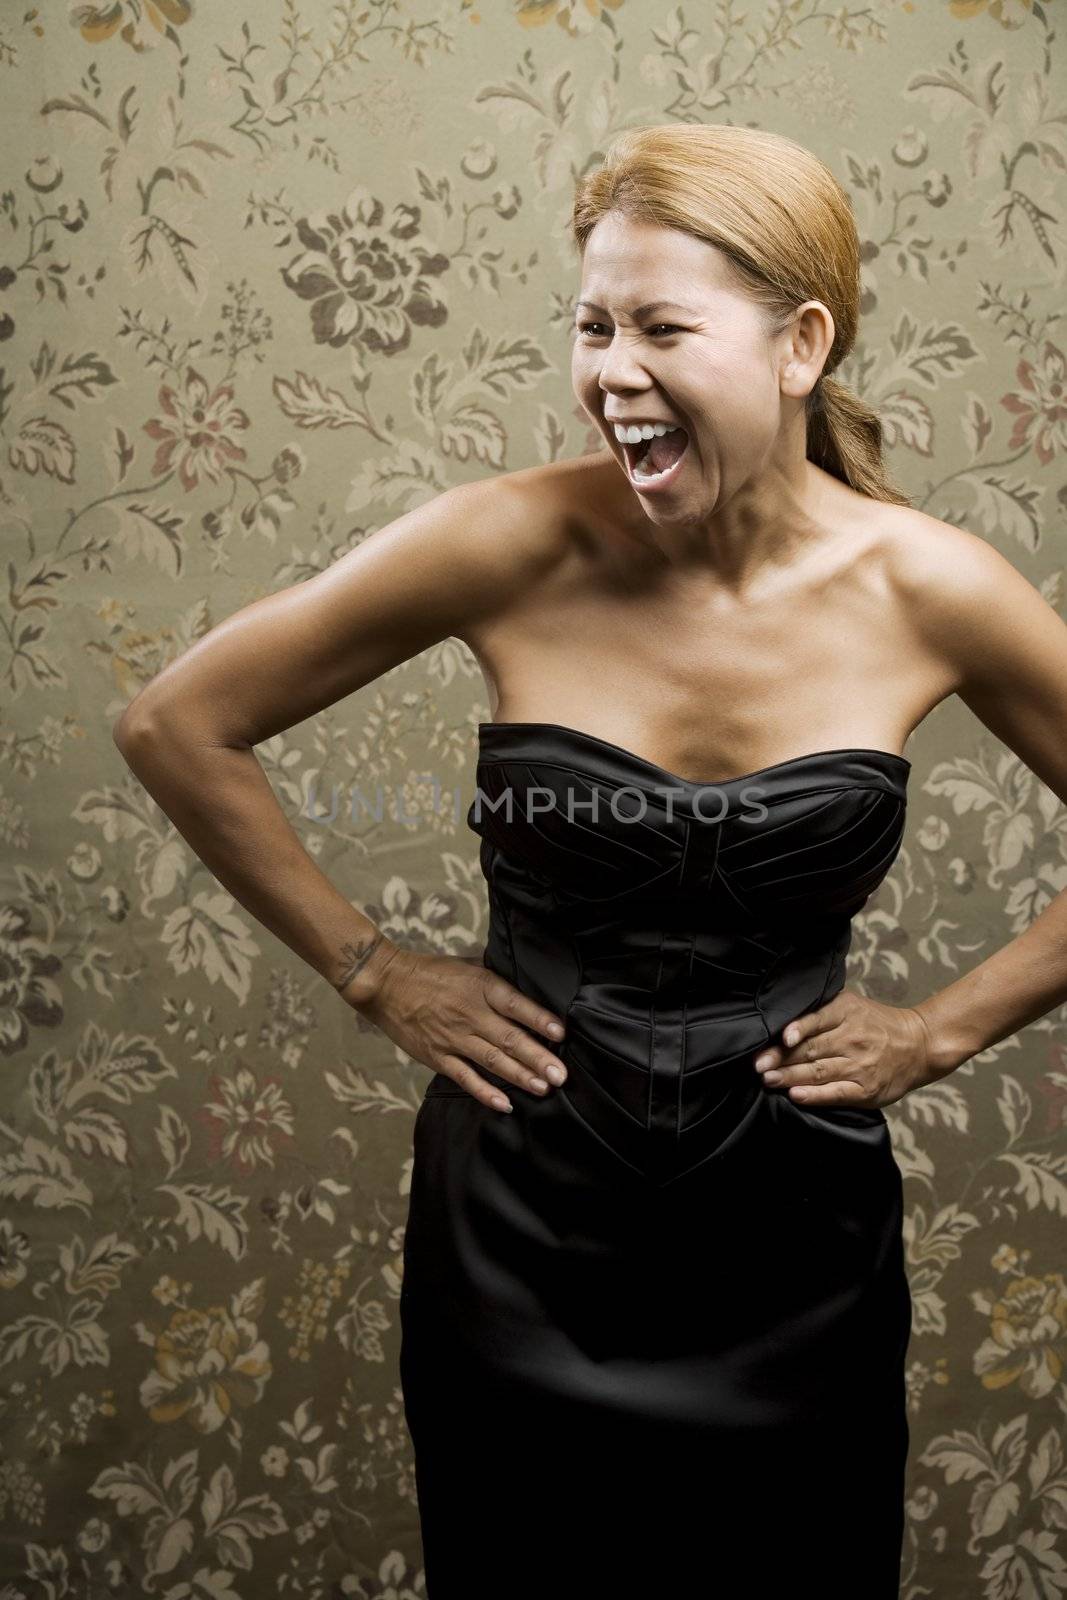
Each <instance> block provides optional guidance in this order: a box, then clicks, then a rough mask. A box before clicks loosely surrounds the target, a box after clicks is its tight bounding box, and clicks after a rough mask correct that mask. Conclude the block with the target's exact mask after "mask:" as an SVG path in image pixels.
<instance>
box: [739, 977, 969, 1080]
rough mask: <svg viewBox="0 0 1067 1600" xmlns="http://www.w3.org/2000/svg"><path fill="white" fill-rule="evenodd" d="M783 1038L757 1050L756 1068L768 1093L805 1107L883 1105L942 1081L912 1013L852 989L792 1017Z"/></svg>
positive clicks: (924, 1027)
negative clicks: (782, 1091) (783, 1094)
mask: <svg viewBox="0 0 1067 1600" xmlns="http://www.w3.org/2000/svg"><path fill="white" fill-rule="evenodd" d="M782 1039H783V1045H784V1047H783V1045H770V1046H768V1047H767V1048H766V1049H764V1050H761V1051H760V1053H759V1055H758V1056H757V1057H756V1062H755V1065H756V1070H757V1071H758V1072H760V1073H761V1074H762V1077H763V1081H764V1083H765V1084H766V1085H767V1086H768V1088H771V1089H787V1090H788V1091H789V1098H790V1099H791V1100H797V1101H799V1102H801V1103H802V1104H804V1105H823V1106H826V1105H830V1106H834V1105H836V1106H868V1107H875V1106H887V1105H891V1104H892V1102H893V1101H894V1100H899V1099H901V1097H902V1096H903V1095H906V1094H907V1093H908V1091H909V1090H910V1089H917V1088H919V1087H921V1086H922V1085H923V1084H927V1083H933V1082H934V1081H935V1079H937V1078H939V1077H941V1076H943V1073H941V1072H939V1071H938V1070H937V1069H936V1068H935V1067H934V1066H933V1064H932V1050H931V1040H930V1034H929V1030H928V1027H927V1024H926V1022H925V1021H924V1019H923V1018H922V1017H921V1016H920V1015H919V1013H918V1012H917V1011H914V1010H912V1009H911V1007H910V1006H885V1005H882V1004H881V1003H880V1002H879V1001H877V1000H868V999H867V998H866V997H865V996H864V995H861V994H857V993H856V992H855V991H854V990H851V989H842V990H841V991H840V993H838V994H836V995H835V996H834V998H833V999H832V1000H831V1001H830V1002H829V1003H828V1004H827V1005H825V1006H822V1007H820V1009H819V1010H818V1011H808V1012H805V1013H804V1014H803V1015H802V1016H799V1017H795V1018H794V1020H793V1021H792V1022H790V1023H788V1024H787V1025H786V1027H785V1028H784V1029H783V1030H782Z"/></svg>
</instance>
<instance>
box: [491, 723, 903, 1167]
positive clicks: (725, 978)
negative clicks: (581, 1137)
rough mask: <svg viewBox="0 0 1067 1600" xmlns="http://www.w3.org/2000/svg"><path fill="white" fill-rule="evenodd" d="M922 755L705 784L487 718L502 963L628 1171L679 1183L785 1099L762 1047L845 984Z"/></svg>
mask: <svg viewBox="0 0 1067 1600" xmlns="http://www.w3.org/2000/svg"><path fill="white" fill-rule="evenodd" d="M910 765H911V764H910V762H909V761H908V760H907V758H906V757H904V756H901V755H897V754H895V753H893V752H890V751H886V750H874V749H840V750H822V751H815V752H812V753H809V754H806V755H801V756H797V757H794V758H793V759H791V760H787V761H782V762H778V763H776V764H774V765H772V766H769V767H764V768H761V769H759V770H758V771H756V772H752V773H747V774H745V775H743V776H742V777H738V778H734V779H731V780H728V781H726V782H716V783H705V784H700V783H695V782H692V781H688V780H685V779H682V778H680V777H678V776H677V775H676V774H674V773H671V772H669V771H667V770H666V769H665V768H663V767H660V766H657V765H656V764H655V763H654V762H651V761H648V760H646V759H645V758H644V757H641V756H638V755H635V754H633V753H632V752H630V751H627V750H625V749H623V748H622V747H621V746H618V745H614V744H611V743H609V742H608V741H605V740H602V739H599V738H597V737H595V736H593V735H591V734H586V733H581V732H579V731H578V730H575V729H571V728H566V727H563V726H561V725H558V724H554V723H541V722H517V723H497V722H483V723H481V724H480V725H479V760H478V788H477V793H476V795H475V799H474V801H473V802H472V804H471V806H470V809H469V811H468V813H467V824H468V826H469V827H470V828H471V829H472V830H473V831H474V832H475V833H476V834H478V835H479V837H480V838H481V841H482V842H481V866H482V871H483V873H484V875H485V879H486V883H487V887H488V892H489V903H490V927H489V936H488V940H487V944H486V949H485V955H484V961H485V964H486V966H488V967H489V968H491V969H492V970H493V971H496V972H499V973H500V974H501V975H502V976H504V977H505V978H507V979H508V981H509V982H511V983H513V984H514V985H515V986H516V988H519V989H521V990H522V991H523V992H524V993H526V994H528V995H530V996H531V997H532V998H534V999H536V1000H539V1001H541V1002H542V1003H543V1004H545V1005H547V1006H548V1007H550V1008H551V1009H552V1010H553V1011H555V1012H556V1013H558V1014H559V1015H560V1016H562V1017H565V1019H566V1024H567V1032H566V1038H565V1039H564V1041H563V1042H562V1044H560V1045H558V1046H550V1048H553V1049H555V1050H556V1051H557V1053H558V1054H559V1055H560V1057H561V1059H562V1060H563V1061H564V1062H565V1063H566V1065H567V1069H568V1076H567V1082H566V1083H565V1084H564V1086H563V1087H562V1088H560V1089H554V1090H552V1091H551V1093H552V1094H553V1095H559V1096H562V1097H563V1098H564V1099H565V1100H566V1102H567V1104H568V1105H569V1107H570V1109H571V1111H572V1112H573V1113H574V1114H575V1115H576V1116H577V1117H579V1118H580V1119H581V1120H582V1121H583V1122H584V1123H585V1125H586V1126H587V1128H588V1129H589V1130H590V1131H591V1132H592V1133H594V1134H595V1135H596V1136H597V1137H598V1138H599V1139H600V1140H601V1141H602V1142H603V1143H604V1144H605V1145H606V1146H608V1147H609V1148H610V1149H611V1150H612V1151H613V1152H614V1154H615V1155H616V1156H617V1157H618V1158H619V1159H620V1160H622V1161H624V1162H626V1163H627V1164H628V1165H629V1166H630V1167H631V1168H633V1169H635V1170H636V1171H637V1172H639V1173H641V1174H642V1175H644V1176H646V1177H652V1178H655V1179H657V1180H658V1181H660V1182H669V1181H670V1180H671V1179H672V1178H674V1177H678V1176H681V1175H682V1174H683V1173H684V1172H687V1171H689V1170H691V1169H692V1168H693V1167H694V1166H695V1165H697V1164H699V1163H700V1162H701V1161H703V1160H705V1159H707V1158H708V1156H710V1155H712V1154H714V1153H715V1151H717V1150H719V1149H721V1148H722V1147H723V1146H724V1145H725V1144H727V1143H728V1142H729V1141H730V1140H731V1139H732V1138H733V1137H734V1136H736V1135H737V1134H738V1133H739V1131H740V1130H741V1129H742V1128H743V1126H744V1125H745V1123H746V1120H747V1119H748V1118H749V1117H750V1116H752V1115H753V1114H754V1113H755V1110H756V1108H757V1107H758V1105H759V1102H760V1099H761V1097H764V1098H765V1097H766V1096H767V1095H768V1093H770V1091H769V1090H767V1088H766V1087H765V1086H764V1085H762V1084H761V1082H760V1079H759V1076H758V1074H757V1073H756V1072H755V1071H754V1069H753V1065H752V1062H753V1059H754V1056H755V1055H756V1054H757V1053H758V1051H759V1050H760V1048H761V1047H762V1046H763V1045H765V1044H766V1043H768V1042H776V1041H777V1040H778V1039H779V1038H780V1033H781V1029H782V1028H783V1027H784V1026H785V1024H786V1023H787V1022H789V1021H790V1020H791V1019H792V1018H794V1017H796V1016H799V1015H801V1014H802V1013H804V1012H806V1011H811V1010H814V1009H816V1008H817V1007H818V1006H820V1005H821V1004H823V1003H825V1002H826V1001H827V1000H829V999H830V998H832V996H833V995H835V994H836V993H837V992H838V991H839V989H841V988H842V987H843V986H844V982H845V957H846V955H847V952H848V948H849V944H850V940H851V919H852V917H853V916H854V915H855V914H856V912H857V911H859V910H860V908H861V907H862V906H863V905H864V904H865V902H866V901H867V899H868V898H869V896H870V895H871V894H872V893H873V891H874V890H875V889H876V888H877V886H878V885H879V883H881V881H882V879H883V878H884V877H885V875H886V873H887V872H888V871H889V868H890V867H891V865H892V863H893V861H894V859H895V857H896V855H897V852H898V850H899V848H900V843H901V839H902V836H903V830H904V823H905V811H906V805H907V783H908V775H909V772H910ZM542 1042H544V1041H542ZM513 1098H514V1097H513ZM789 1104H790V1105H793V1104H795V1103H794V1102H789ZM808 1114H810V1113H808ZM823 1114H824V1115H827V1114H832V1115H833V1116H836V1117H837V1118H838V1119H839V1120H843V1122H844V1123H846V1124H847V1123H848V1122H849V1121H850V1119H852V1120H854V1121H855V1122H856V1125H862V1124H864V1122H865V1121H866V1122H869V1121H870V1120H871V1119H876V1120H878V1121H881V1120H883V1119H882V1116H881V1113H880V1112H877V1111H863V1110H861V1109H859V1108H834V1110H833V1112H832V1113H830V1111H829V1108H827V1109H826V1111H825V1112H824V1113H823Z"/></svg>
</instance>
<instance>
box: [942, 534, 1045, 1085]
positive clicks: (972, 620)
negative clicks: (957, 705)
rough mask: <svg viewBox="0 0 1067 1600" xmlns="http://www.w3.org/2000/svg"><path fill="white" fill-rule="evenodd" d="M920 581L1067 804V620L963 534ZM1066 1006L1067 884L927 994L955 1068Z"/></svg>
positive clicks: (989, 702)
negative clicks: (999, 944)
mask: <svg viewBox="0 0 1067 1600" xmlns="http://www.w3.org/2000/svg"><path fill="white" fill-rule="evenodd" d="M949 534H950V536H949V537H948V538H947V539H944V540H939V541H938V547H939V549H940V551H941V552H943V557H942V559H941V560H940V561H937V562H935V563H933V564H932V565H931V569H930V572H929V575H928V576H927V577H926V578H925V580H924V581H923V582H922V583H921V584H916V586H915V587H916V592H915V595H914V601H915V605H916V608H917V609H916V613H915V614H916V617H917V618H918V620H919V623H920V625H921V627H922V629H923V632H924V634H925V636H926V639H927V643H928V645H929V646H930V647H931V648H936V649H937V650H938V651H939V652H940V654H941V656H942V658H943V659H944V660H945V661H946V662H947V663H948V664H949V666H950V668H951V669H952V670H953V671H954V672H955V675H956V680H957V684H956V693H957V694H958V695H959V697H960V699H961V700H963V701H964V702H965V703H966V704H967V705H969V706H970V708H971V710H972V711H973V712H974V713H975V715H976V716H978V717H980V718H981V720H982V721H983V722H984V723H985V725H986V727H987V728H989V729H990V731H991V732H992V733H994V734H995V735H996V737H997V738H998V739H999V740H1001V741H1002V743H1004V744H1006V745H1007V746H1008V747H1009V748H1010V749H1011V750H1013V751H1014V752H1015V754H1016V755H1017V756H1019V757H1020V758H1021V760H1022V761H1024V762H1025V764H1026V765H1027V766H1028V767H1029V768H1030V770H1031V771H1032V772H1033V773H1034V774H1035V775H1036V776H1037V777H1038V778H1039V779H1040V780H1041V782H1042V783H1044V784H1046V785H1047V786H1048V788H1049V789H1051V790H1052V791H1053V793H1054V794H1055V795H1057V796H1058V798H1059V799H1060V800H1061V801H1062V802H1063V803H1064V804H1067V624H1065V623H1064V622H1063V620H1062V618H1061V617H1060V616H1059V615H1058V614H1057V613H1056V612H1055V611H1054V610H1053V609H1052V607H1051V606H1050V605H1049V604H1048V602H1047V601H1046V600H1045V599H1044V597H1043V596H1042V595H1041V594H1039V593H1038V591H1037V590H1036V589H1035V588H1034V587H1033V585H1032V584H1030V583H1029V582H1028V581H1027V579H1026V578H1024V577H1023V575H1022V574H1021V573H1020V572H1019V571H1018V570H1017V569H1016V568H1015V567H1014V566H1012V564H1011V563H1010V562H1009V561H1007V560H1006V559H1005V558H1004V557H1003V556H1001V555H1000V554H998V552H997V551H996V550H994V549H993V548H992V546H991V545H988V544H986V543H985V542H984V540H981V539H977V538H976V537H975V536H974V535H972V534H967V533H963V532H961V531H960V530H958V529H953V530H949ZM1065 1002H1067V890H1061V891H1060V893H1059V894H1057V895H1056V896H1055V898H1054V899H1053V900H1051V901H1050V903H1049V904H1048V905H1047V906H1046V907H1045V909H1044V910H1043V911H1042V912H1041V913H1040V914H1039V915H1038V916H1037V917H1036V918H1035V919H1034V921H1033V922H1032V923H1031V925H1030V926H1029V927H1028V928H1027V929H1025V930H1024V932H1022V933H1021V934H1018V935H1017V936H1016V937H1015V938H1014V939H1013V940H1012V941H1011V942H1010V943H1009V944H1007V945H1005V946H1004V947H1003V948H1002V949H1000V950H998V951H996V952H995V953H994V954H993V955H991V956H989V957H988V958H987V959H986V960H985V961H983V962H981V963H980V965H979V966H977V967H974V968H973V969H972V970H971V971H970V972H968V973H967V974H965V976H964V977H962V978H960V979H958V980H957V981H956V982H955V983H952V984H950V985H949V986H948V987H947V988H945V989H941V990H939V991H938V992H937V993H936V994H934V995H931V996H930V997H929V998H928V999H927V1000H924V1001H922V1002H921V1003H920V1004H919V1005H918V1006H916V1007H915V1010H916V1011H917V1012H918V1013H919V1015H920V1017H922V1018H923V1020H924V1021H925V1022H926V1024H927V1027H928V1028H929V1031H930V1036H931V1040H932V1041H933V1044H934V1050H935V1064H937V1065H938V1066H939V1067H940V1068H941V1069H942V1070H944V1071H946V1072H948V1071H952V1070H953V1069H954V1068H955V1067H957V1066H959V1065H960V1064H961V1063H962V1062H964V1061H966V1060H968V1059H969V1057H971V1056H973V1055H976V1054H977V1053H978V1052H979V1051H980V1050H984V1049H987V1048H988V1046H990V1045H992V1044H997V1043H999V1041H1000V1040H1001V1039H1005V1038H1007V1037H1008V1036H1009V1035H1010V1034H1013V1033H1017V1032H1018V1030H1019V1029H1020V1028H1023V1027H1025V1026H1026V1025H1027V1023H1030V1022H1033V1021H1035V1020H1036V1019H1037V1018H1038V1017H1042V1016H1045V1015H1046V1013H1047V1012H1049V1011H1051V1010H1052V1009H1053V1008H1054V1007H1056V1006H1060V1005H1063V1004H1064V1003H1065Z"/></svg>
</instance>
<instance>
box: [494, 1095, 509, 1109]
mask: <svg viewBox="0 0 1067 1600" xmlns="http://www.w3.org/2000/svg"><path fill="white" fill-rule="evenodd" d="M492 1104H493V1105H494V1106H496V1108H497V1110H498V1111H510V1110H511V1109H512V1107H511V1101H510V1100H505V1099H504V1096H503V1095H502V1094H495V1095H494V1096H493V1099H492Z"/></svg>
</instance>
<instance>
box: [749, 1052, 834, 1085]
mask: <svg viewBox="0 0 1067 1600" xmlns="http://www.w3.org/2000/svg"><path fill="white" fill-rule="evenodd" d="M852 1070H853V1063H852V1061H851V1060H850V1059H849V1057H848V1056H821V1057H820V1058H819V1059H818V1060H817V1061H797V1062H795V1063H793V1064H792V1065H790V1066H785V1067H775V1068H774V1069H772V1071H770V1072H765V1073H764V1074H763V1081H764V1083H766V1084H769V1085H770V1086H771V1088H773V1089H792V1088H793V1087H794V1086H795V1085H797V1084H808V1085H811V1084H824V1083H833V1082H834V1081H835V1080H838V1079H841V1078H844V1077H845V1076H846V1075H847V1074H848V1073H850V1072H851V1071H852Z"/></svg>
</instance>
